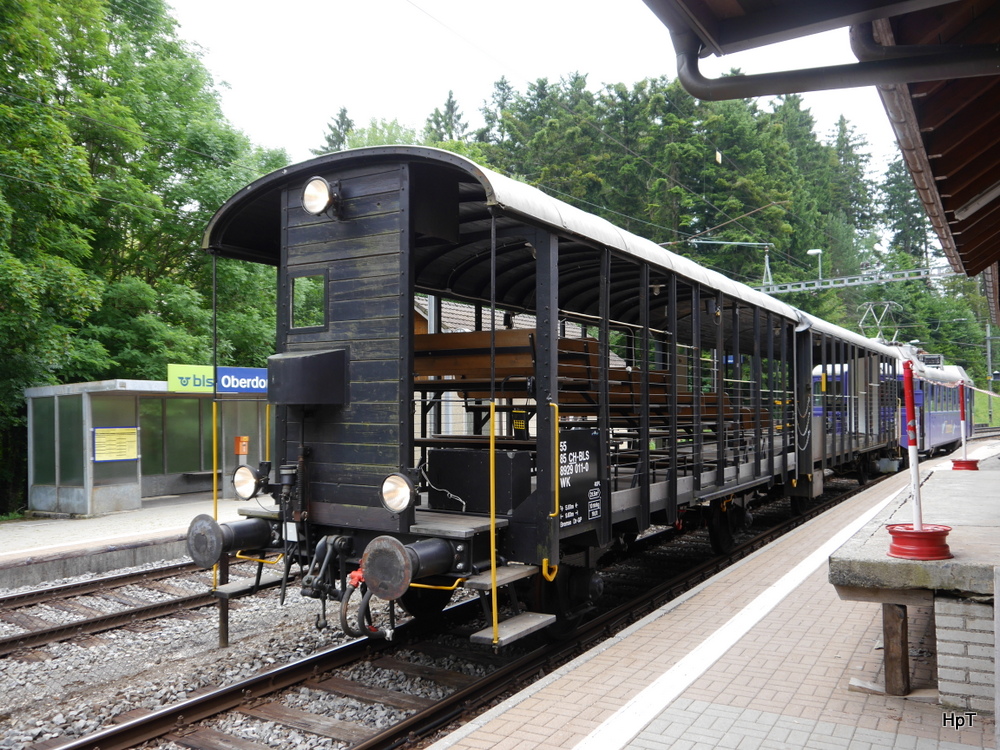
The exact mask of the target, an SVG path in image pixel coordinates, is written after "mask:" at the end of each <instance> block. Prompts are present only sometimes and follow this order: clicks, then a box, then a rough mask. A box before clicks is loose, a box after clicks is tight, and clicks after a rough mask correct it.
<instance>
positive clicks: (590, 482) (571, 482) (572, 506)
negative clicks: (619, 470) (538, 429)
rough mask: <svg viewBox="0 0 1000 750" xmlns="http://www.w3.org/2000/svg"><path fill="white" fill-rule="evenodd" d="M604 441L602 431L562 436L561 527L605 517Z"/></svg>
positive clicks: (560, 476) (560, 478)
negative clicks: (603, 506)
mask: <svg viewBox="0 0 1000 750" xmlns="http://www.w3.org/2000/svg"><path fill="white" fill-rule="evenodd" d="M600 448H601V439H600V433H599V431H598V430H592V429H583V430H562V431H561V432H560V433H559V527H560V528H563V529H564V528H567V527H569V526H576V525H577V524H581V523H584V522H586V521H595V520H597V519H599V518H600V517H601V499H602V498H601V471H600Z"/></svg>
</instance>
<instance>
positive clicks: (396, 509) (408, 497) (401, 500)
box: [380, 474, 417, 513]
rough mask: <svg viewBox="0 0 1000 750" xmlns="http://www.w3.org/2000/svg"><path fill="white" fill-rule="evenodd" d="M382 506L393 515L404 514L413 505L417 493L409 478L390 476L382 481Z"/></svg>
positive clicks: (400, 475)
mask: <svg viewBox="0 0 1000 750" xmlns="http://www.w3.org/2000/svg"><path fill="white" fill-rule="evenodd" d="M380 495H381V498H382V505H384V506H385V507H386V509H387V510H390V511H392V512H393V513H402V512H403V511H404V510H406V509H407V508H409V507H410V505H411V504H413V501H414V500H415V499H416V496H417V491H416V488H415V487H414V486H413V482H411V481H410V479H409V477H407V476H404V475H403V474H390V475H389V476H387V477H386V478H385V479H384V480H383V481H382V489H381V493H380Z"/></svg>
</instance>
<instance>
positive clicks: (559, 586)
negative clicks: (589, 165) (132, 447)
mask: <svg viewBox="0 0 1000 750" xmlns="http://www.w3.org/2000/svg"><path fill="white" fill-rule="evenodd" d="M205 247H206V248H207V249H208V250H209V251H210V252H213V253H215V254H217V255H219V256H221V257H228V258H237V259H244V260H249V261H254V262H259V263H265V264H270V265H273V266H276V267H277V268H278V274H279V275H278V290H279V292H278V303H279V310H278V330H277V342H276V344H277V345H276V351H277V353H276V354H275V355H274V356H272V357H271V358H270V360H269V364H268V370H269V390H268V398H269V400H270V401H271V402H272V403H274V404H275V405H276V407H277V408H276V420H275V425H274V433H275V449H274V455H275V457H276V459H277V462H276V463H277V464H278V466H277V467H276V469H275V471H274V472H273V473H271V474H270V475H269V472H270V469H271V467H270V466H262V467H260V470H259V471H255V470H250V469H248V468H247V469H241V470H240V471H238V475H239V476H238V477H237V479H238V480H243V481H247V482H248V483H249V485H250V486H252V489H249V490H247V489H241V494H243V495H244V496H246V495H250V494H252V493H253V492H256V491H258V490H260V489H264V490H265V491H270V492H271V493H272V494H273V496H274V500H275V502H276V505H275V507H274V508H273V509H271V510H267V511H259V510H258V511H254V510H250V509H249V508H248V509H247V511H246V512H247V515H248V516H251V517H249V518H248V519H247V520H245V521H240V522H237V523H234V524H229V525H227V526H226V527H224V528H219V527H218V526H217V525H215V524H214V522H210V521H209V520H207V519H204V518H203V519H200V520H199V521H196V522H195V523H194V524H192V528H191V531H190V534H189V547H190V548H191V550H192V553H193V556H194V557H195V559H197V560H198V561H199V562H201V563H202V564H205V565H211V564H212V563H214V562H215V560H217V559H218V556H219V555H220V554H221V552H222V551H223V550H224V549H232V548H239V547H251V548H277V549H281V550H283V551H284V552H285V554H286V560H287V561H288V562H289V564H292V563H297V564H299V565H301V566H302V567H303V569H305V570H306V571H307V574H306V575H305V576H304V583H303V586H304V588H303V591H304V592H305V593H307V594H309V595H312V596H316V597H317V598H320V599H322V600H323V603H324V607H325V604H326V601H327V600H331V601H341V602H342V604H341V610H342V618H341V620H342V623H343V624H344V626H345V627H346V628H347V629H348V630H349V631H351V632H374V631H375V630H376V629H375V628H374V626H372V625H370V624H369V623H368V622H367V620H366V618H367V617H368V616H369V613H368V611H367V609H368V607H367V601H368V599H370V597H371V596H372V595H374V596H378V597H380V598H383V599H391V600H396V599H401V601H402V604H403V605H404V607H405V608H406V609H407V610H408V611H410V612H411V613H413V614H415V615H417V616H421V615H429V614H433V613H435V612H436V611H439V609H440V608H441V607H442V606H443V605H444V603H445V602H446V601H447V600H448V598H449V596H450V595H451V590H453V589H454V588H456V587H459V586H461V587H467V588H472V589H476V590H479V591H480V592H482V593H481V595H482V596H483V597H484V600H485V601H487V602H490V603H491V604H493V605H494V606H495V602H496V601H497V599H498V596H497V594H498V592H499V590H500V589H509V590H513V589H514V588H515V582H517V581H519V582H520V583H517V585H516V589H517V590H518V591H519V592H520V594H521V596H520V598H517V597H515V598H513V600H514V602H515V606H514V609H515V612H517V610H518V604H517V602H519V601H522V600H524V601H526V603H527V604H528V605H530V607H531V608H532V609H533V610H535V611H534V612H520V613H519V614H517V615H516V616H514V617H512V618H510V619H509V620H506V621H505V622H503V623H499V624H497V625H496V626H495V627H490V628H487V631H486V632H484V633H482V634H480V635H478V636H477V637H476V639H477V640H482V641H484V642H492V643H495V644H496V643H501V644H502V643H506V642H509V641H511V640H513V639H515V638H517V637H518V636H519V635H521V634H524V633H527V632H530V631H532V630H534V629H537V628H539V627H543V626H546V625H548V624H549V623H551V622H552V621H553V619H554V618H556V617H558V618H560V619H571V618H572V617H573V616H574V615H575V614H577V613H579V612H581V611H582V610H584V609H586V608H587V607H588V606H589V603H590V602H591V601H592V600H593V599H594V597H596V596H597V595H599V593H600V590H601V582H600V579H599V578H598V576H597V575H596V573H595V572H594V567H595V562H596V559H597V556H598V555H599V554H600V553H601V551H603V550H605V549H607V548H608V547H609V546H610V545H612V544H613V543H615V542H616V540H622V539H627V538H629V537H634V536H635V535H636V534H638V533H640V532H642V531H643V530H645V529H646V528H647V527H649V526H650V525H651V524H675V525H677V526H678V527H681V526H682V525H683V524H682V521H683V520H684V519H685V518H690V517H691V516H693V515H698V516H699V517H703V518H705V519H707V520H708V523H709V527H710V531H711V536H712V540H713V544H714V545H715V546H717V547H719V548H725V547H726V546H728V545H729V544H731V530H732V527H733V525H734V523H735V522H736V521H738V520H739V518H740V517H741V515H742V509H743V508H745V507H746V506H747V505H748V504H749V503H751V502H752V501H753V500H754V499H755V498H757V497H759V496H760V495H762V494H763V493H766V492H775V491H783V492H784V493H785V494H787V495H789V496H792V497H794V498H809V497H814V496H816V495H817V494H818V493H819V492H821V491H822V484H823V476H824V471H825V470H829V469H842V470H858V471H862V472H867V469H868V467H870V466H871V465H873V463H874V462H875V460H876V459H878V458H881V457H885V456H889V455H895V451H896V449H897V436H898V434H899V428H898V425H897V423H896V408H895V407H896V404H897V398H898V387H897V378H896V372H897V368H896V363H897V359H898V357H897V354H896V352H895V351H894V350H893V349H891V348H889V347H885V346H882V345H880V344H878V343H875V342H872V341H869V340H867V339H864V338H863V337H861V336H858V335H857V334H853V333H851V332H849V331H846V330H844V329H841V328H838V327H836V326H832V325H830V324H827V323H824V322H822V321H820V320H817V319H815V318H812V317H810V316H808V315H805V314H803V313H801V312H800V311H798V310H796V309H794V308H792V307H789V306H788V305H786V304H783V303H781V302H779V301H777V300H775V299H773V298H771V297H769V296H767V295H764V294H761V293H758V292H756V291H754V290H752V289H750V288H749V287H746V286H743V285H741V284H738V283H736V282H734V281H732V280H730V279H728V278H726V277H725V276H723V275H721V274H718V273H714V272H711V271H708V270H706V269H704V268H702V267H700V266H698V265H697V264H695V263H693V262H691V261H689V260H686V259H684V258H682V257H680V256H677V255H675V254H673V253H671V252H669V251H667V250H665V249H663V248H661V247H659V246H657V245H655V244H653V243H651V242H649V241H647V240H644V239H641V238H639V237H637V236H635V235H632V234H630V233H628V232H625V231H623V230H621V229H619V228H617V227H615V226H613V225H612V224H610V223H608V222H606V221H605V220H603V219H600V218H598V217H596V216H593V215H591V214H588V213H585V212H583V211H580V210H579V209H576V208H573V207H571V206H569V205H567V204H565V203H563V202H561V201H558V200H556V199H553V198H551V197H549V196H548V195H545V194H544V193H542V192H541V191H539V190H537V189H535V188H532V187H530V186H528V185H525V184H523V183H520V182H517V181H515V180H512V179H510V178H507V177H504V176H502V175H499V174H496V173H494V172H492V171H490V170H487V169H484V168H482V167H480V166H478V165H476V164H474V163H472V162H470V161H469V160H467V159H465V158H463V157H460V156H457V155H455V154H452V153H449V152H444V151H439V150H435V149H429V148H420V147H408V146H398V147H378V148H368V149H359V150H354V151H345V152H341V153H336V154H330V155H327V156H323V157H320V158H317V159H313V160H311V161H308V162H305V163H303V164H299V165H295V166H291V167H287V168H285V169H282V170H279V171H277V172H275V173H273V174H271V175H268V176H266V177H264V178H262V179H260V180H258V181H257V182H255V183H253V184H252V185H250V186H248V187H247V188H246V189H244V190H242V191H241V192H240V193H239V194H237V195H236V196H234V197H233V198H232V199H230V200H229V201H228V202H227V204H226V205H225V206H223V207H222V209H220V211H219V212H218V213H217V214H216V216H215V217H214V218H213V220H212V222H211V224H210V226H209V228H208V230H207V232H206V235H205ZM836 366H849V368H850V371H851V372H857V373H863V374H864V376H863V377H859V378H853V379H852V381H851V382H852V385H851V387H850V388H849V389H847V392H840V393H838V394H836V399H837V403H836V404H831V408H835V409H837V410H838V414H841V415H842V418H840V419H838V420H837V421H836V424H837V428H836V429H830V430H827V429H825V428H824V427H823V421H822V420H816V419H814V415H813V389H814V382H813V377H812V373H813V369H814V368H815V367H822V368H832V367H836ZM830 397H831V398H832V397H833V395H832V394H831V396H830ZM358 586H360V587H361V589H362V590H363V591H366V592H367V594H366V596H367V598H365V597H358V598H356V599H354V601H355V602H357V601H359V599H360V600H361V601H362V602H363V603H364V604H363V606H361V607H360V612H359V613H358V614H355V613H354V611H353V609H352V610H351V611H350V612H349V611H348V606H349V605H348V603H347V602H348V601H349V600H350V599H351V597H350V596H349V594H351V593H353V592H354V589H355V588H356V587H358ZM350 606H352V607H353V605H350ZM494 616H495V615H494Z"/></svg>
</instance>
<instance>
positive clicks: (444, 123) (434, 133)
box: [424, 91, 468, 143]
mask: <svg viewBox="0 0 1000 750" xmlns="http://www.w3.org/2000/svg"><path fill="white" fill-rule="evenodd" d="M466 130H468V125H467V124H466V123H465V119H464V118H463V117H462V113H461V111H460V110H459V108H458V102H456V101H455V94H454V92H452V91H449V92H448V98H447V100H445V103H444V109H443V110H442V109H438V108H437V107H435V108H434V111H433V112H432V113H431V114H430V116H429V117H428V118H427V124H426V125H425V126H424V141H426V142H427V143H440V142H442V141H461V140H464V139H465V132H466Z"/></svg>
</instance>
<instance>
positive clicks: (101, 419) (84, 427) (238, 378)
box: [25, 365, 270, 516]
mask: <svg viewBox="0 0 1000 750" xmlns="http://www.w3.org/2000/svg"><path fill="white" fill-rule="evenodd" d="M266 386H267V371H266V370H265V369H262V368H260V369H258V368H240V367H219V368H218V372H217V373H216V377H215V378H214V379H213V378H212V368H211V367H203V366H192V365H170V372H169V374H168V380H166V381H163V380H103V381H99V382H91V383H72V384H67V385H54V386H40V387H36V388H27V389H25V396H26V398H27V402H28V509H29V510H30V511H32V512H35V513H39V514H50V513H51V514H57V515H69V516H97V515H103V514H106V513H114V512H118V511H127V510H137V509H139V508H141V507H142V503H143V500H144V499H147V500H148V499H149V498H154V497H161V496H164V495H181V494H185V493H194V492H207V491H211V490H212V480H213V457H212V445H213V440H214V441H215V442H216V444H217V446H218V458H217V462H216V463H215V467H216V471H215V477H216V478H217V481H218V488H219V497H221V498H233V497H235V495H234V493H233V488H232V483H231V482H230V477H231V476H232V473H233V471H234V470H235V469H236V467H237V466H239V465H240V464H243V463H247V464H250V465H251V466H256V465H257V463H258V462H259V461H261V460H264V459H265V456H266V455H269V454H268V452H267V450H266V447H265V439H267V438H268V435H269V432H270V428H269V424H268V423H269V417H270V413H269V410H268V408H267V393H266ZM213 403H215V404H216V408H215V409H214V410H213ZM213 411H214V412H215V415H216V419H215V430H213ZM213 435H214V437H213ZM238 438H249V439H248V440H239V439H238ZM237 450H245V451H246V454H245V455H239V454H237V453H236V451H237Z"/></svg>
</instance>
